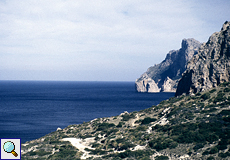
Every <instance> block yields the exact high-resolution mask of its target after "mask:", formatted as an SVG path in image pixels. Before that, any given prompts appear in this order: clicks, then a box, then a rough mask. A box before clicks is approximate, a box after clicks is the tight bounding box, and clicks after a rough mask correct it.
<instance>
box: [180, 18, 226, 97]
mask: <svg viewBox="0 0 230 160" xmlns="http://www.w3.org/2000/svg"><path fill="white" fill-rule="evenodd" d="M229 81H230V22H228V21H226V22H225V23H224V24H223V27H222V29H221V31H220V32H215V33H213V34H212V35H211V36H210V38H209V40H208V41H207V43H204V44H202V46H201V47H200V49H199V51H198V54H197V55H195V56H194V57H193V58H192V59H191V60H190V61H189V62H188V65H187V69H186V71H185V72H184V73H183V75H182V78H181V80H180V81H179V84H178V88H177V91H176V96H179V95H182V94H192V93H197V92H201V91H205V90H207V89H210V88H213V87H216V86H217V85H218V84H220V83H223V82H229Z"/></svg>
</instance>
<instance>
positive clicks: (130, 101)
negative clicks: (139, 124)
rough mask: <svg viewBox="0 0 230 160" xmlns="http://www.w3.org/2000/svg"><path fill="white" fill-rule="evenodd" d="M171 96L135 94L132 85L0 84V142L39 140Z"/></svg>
mask: <svg viewBox="0 0 230 160" xmlns="http://www.w3.org/2000/svg"><path fill="white" fill-rule="evenodd" d="M173 96H174V93H151V94H150V93H138V92H136V91H135V84H134V82H51V81H0V138H21V140H22V142H23V143H24V142H26V141H29V140H33V139H37V138H40V137H42V136H44V135H46V134H48V133H50V132H53V131H56V129H57V127H60V128H65V127H67V126H68V125H70V124H79V123H82V122H84V121H85V122H87V121H90V120H92V119H94V118H99V117H109V116H116V115H119V114H120V113H122V112H124V111H128V112H132V111H139V110H143V109H145V108H149V107H151V106H152V105H157V104H158V103H159V102H161V101H162V100H165V99H168V98H169V97H173Z"/></svg>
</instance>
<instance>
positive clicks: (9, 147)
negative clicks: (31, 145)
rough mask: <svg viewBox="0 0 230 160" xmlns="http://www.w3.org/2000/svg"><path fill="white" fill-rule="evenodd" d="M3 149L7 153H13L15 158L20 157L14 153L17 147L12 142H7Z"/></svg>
mask: <svg viewBox="0 0 230 160" xmlns="http://www.w3.org/2000/svg"><path fill="white" fill-rule="evenodd" d="M3 149H4V151H5V152H7V153H12V154H13V155H14V156H15V157H17V156H18V154H17V153H16V152H15V151H14V150H15V145H14V143H13V142H11V141H7V142H5V143H4V145H3Z"/></svg>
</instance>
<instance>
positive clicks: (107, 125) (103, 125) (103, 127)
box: [97, 123, 115, 131]
mask: <svg viewBox="0 0 230 160" xmlns="http://www.w3.org/2000/svg"><path fill="white" fill-rule="evenodd" d="M114 126H115V124H113V123H100V124H99V125H98V127H97V131H103V130H107V129H108V128H111V127H114Z"/></svg>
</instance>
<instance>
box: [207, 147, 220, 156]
mask: <svg viewBox="0 0 230 160" xmlns="http://www.w3.org/2000/svg"><path fill="white" fill-rule="evenodd" d="M218 152H219V149H218V148H217V147H213V148H211V150H210V152H209V154H215V153H218Z"/></svg>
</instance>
